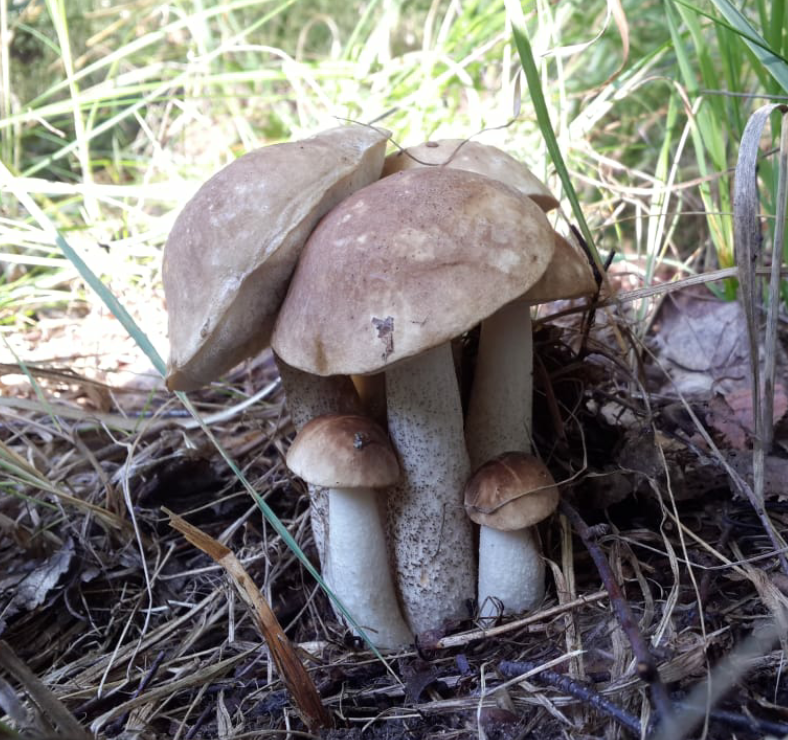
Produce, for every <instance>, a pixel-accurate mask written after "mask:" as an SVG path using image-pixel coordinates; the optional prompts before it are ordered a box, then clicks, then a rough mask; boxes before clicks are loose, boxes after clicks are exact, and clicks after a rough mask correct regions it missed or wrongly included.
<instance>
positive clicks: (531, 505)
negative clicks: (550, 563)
mask: <svg viewBox="0 0 788 740" xmlns="http://www.w3.org/2000/svg"><path fill="white" fill-rule="evenodd" d="M557 506H558V488H557V486H556V485H555V481H554V480H553V477H552V476H551V475H550V471H549V470H548V469H547V467H546V466H545V465H544V464H543V463H542V462H541V461H540V460H539V459H538V458H536V457H534V456H533V455H526V454H524V453H522V452H510V453H505V454H503V455H500V456H499V457H496V458H495V459H493V460H489V461H488V462H486V463H485V464H484V465H482V466H481V467H480V468H479V469H478V470H477V471H476V472H475V473H474V474H473V477H472V478H471V479H470V480H469V481H468V485H467V486H466V487H465V510H466V511H467V512H468V516H469V517H470V518H471V519H472V520H473V521H474V522H476V523H477V524H479V525H480V531H479V614H480V617H481V618H482V620H487V619H492V618H494V617H495V616H496V615H497V614H499V613H500V614H514V613H517V612H522V611H527V610H529V609H533V608H534V607H536V606H538V605H539V603H540V602H541V600H542V598H543V596H544V561H543V560H542V555H541V548H540V547H539V544H538V541H537V534H536V532H535V530H534V525H535V524H538V523H539V522H541V521H542V520H543V519H546V518H547V517H548V516H550V514H552V513H553V511H555V509H556V507H557Z"/></svg>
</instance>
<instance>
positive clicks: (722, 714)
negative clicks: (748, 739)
mask: <svg viewBox="0 0 788 740" xmlns="http://www.w3.org/2000/svg"><path fill="white" fill-rule="evenodd" d="M675 706H676V708H677V709H680V710H683V711H687V710H690V706H689V705H688V704H686V703H685V702H677V703H676V705H675ZM701 711H705V707H704V708H703V709H701ZM709 717H710V718H711V719H713V720H714V721H715V722H720V723H722V724H725V725H728V727H731V728H733V729H736V730H750V732H761V733H768V734H770V735H776V736H778V737H785V736H786V735H788V723H785V722H775V721H774V720H770V719H762V718H760V717H753V716H752V715H747V714H739V713H738V712H731V711H729V710H727V709H712V710H711V711H710V712H709Z"/></svg>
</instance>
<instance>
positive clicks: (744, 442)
mask: <svg viewBox="0 0 788 740" xmlns="http://www.w3.org/2000/svg"><path fill="white" fill-rule="evenodd" d="M786 411H788V394H786V390H785V385H784V384H783V383H782V382H777V383H776V384H775V387H774V423H775V424H776V423H777V422H778V421H779V420H780V419H781V418H782V417H783V416H785V413H786ZM706 423H707V424H708V425H709V426H710V427H711V428H712V429H714V430H715V431H716V432H718V433H719V434H721V435H722V436H723V438H724V439H725V441H726V442H727V443H728V446H729V447H730V448H731V449H734V450H746V449H747V448H748V447H749V440H750V435H751V434H752V432H753V431H754V430H755V424H754V422H753V410H752V392H751V391H750V389H749V388H736V389H734V390H732V391H730V392H729V393H726V394H724V395H716V396H714V398H712V399H711V400H710V401H709V404H708V408H707V411H706Z"/></svg>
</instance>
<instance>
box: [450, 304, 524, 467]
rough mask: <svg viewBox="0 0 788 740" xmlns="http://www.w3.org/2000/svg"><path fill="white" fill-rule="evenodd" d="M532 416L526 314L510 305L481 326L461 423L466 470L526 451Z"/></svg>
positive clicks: (522, 305) (522, 309)
mask: <svg viewBox="0 0 788 740" xmlns="http://www.w3.org/2000/svg"><path fill="white" fill-rule="evenodd" d="M532 415H533V338H532V334H531V310H530V307H529V306H528V304H527V303H526V302H525V301H513V302H512V303H509V304H508V305H506V306H504V307H503V308H501V309H500V310H498V311H496V312H495V313H494V314H493V315H492V316H490V317H489V318H488V319H486V320H485V321H483V322H482V330H481V336H480V338H479V353H478V357H477V360H476V372H475V375H474V380H473V388H472V389H471V398H470V403H469V406H468V418H467V420H466V422H465V439H466V441H467V444H468V454H469V455H470V458H471V467H472V468H473V469H474V470H476V469H477V468H478V467H479V466H480V465H482V464H484V463H486V462H487V461H488V460H492V459H493V458H494V457H497V456H498V455H501V454H503V453H504V452H514V451H518V452H530V451H531V417H532Z"/></svg>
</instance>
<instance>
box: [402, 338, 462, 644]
mask: <svg viewBox="0 0 788 740" xmlns="http://www.w3.org/2000/svg"><path fill="white" fill-rule="evenodd" d="M386 399H387V405H388V419H389V433H390V435H391V439H392V442H393V443H394V447H395V448H396V450H397V452H398V454H399V456H400V465H401V468H402V482H401V483H400V484H399V485H398V486H396V487H394V488H393V489H392V490H391V492H390V494H389V498H388V522H387V526H388V535H389V546H390V550H391V552H392V560H393V562H394V564H395V568H394V570H395V575H396V578H397V582H398V587H399V592H400V601H401V603H402V608H403V611H404V613H405V619H406V620H407V622H408V624H409V625H410V627H411V629H413V631H414V632H416V633H420V632H424V631H426V630H429V629H435V628H437V627H440V626H441V624H442V622H443V620H444V619H447V618H452V617H458V616H462V615H463V610H464V607H465V603H466V600H467V599H468V598H472V597H473V594H474V591H475V589H476V572H475V571H476V568H475V564H474V560H475V558H474V553H473V545H472V528H471V523H470V521H469V520H468V518H467V517H466V516H465V512H464V509H463V503H462V501H463V499H462V495H463V493H462V492H463V488H464V486H465V483H466V482H467V480H468V477H469V475H470V464H469V460H468V454H467V451H466V448H465V439H464V437H463V428H462V407H461V404H460V395H459V389H458V387H457V379H456V376H455V374H454V363H453V361H452V353H451V345H450V344H448V343H447V344H444V345H441V346H440V347H437V348H435V349H432V350H429V351H427V352H424V353H422V354H420V355H417V356H416V357H414V358H412V359H410V360H408V361H405V362H402V363H400V364H399V365H396V366H395V367H393V368H392V369H390V370H387V371H386Z"/></svg>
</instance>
